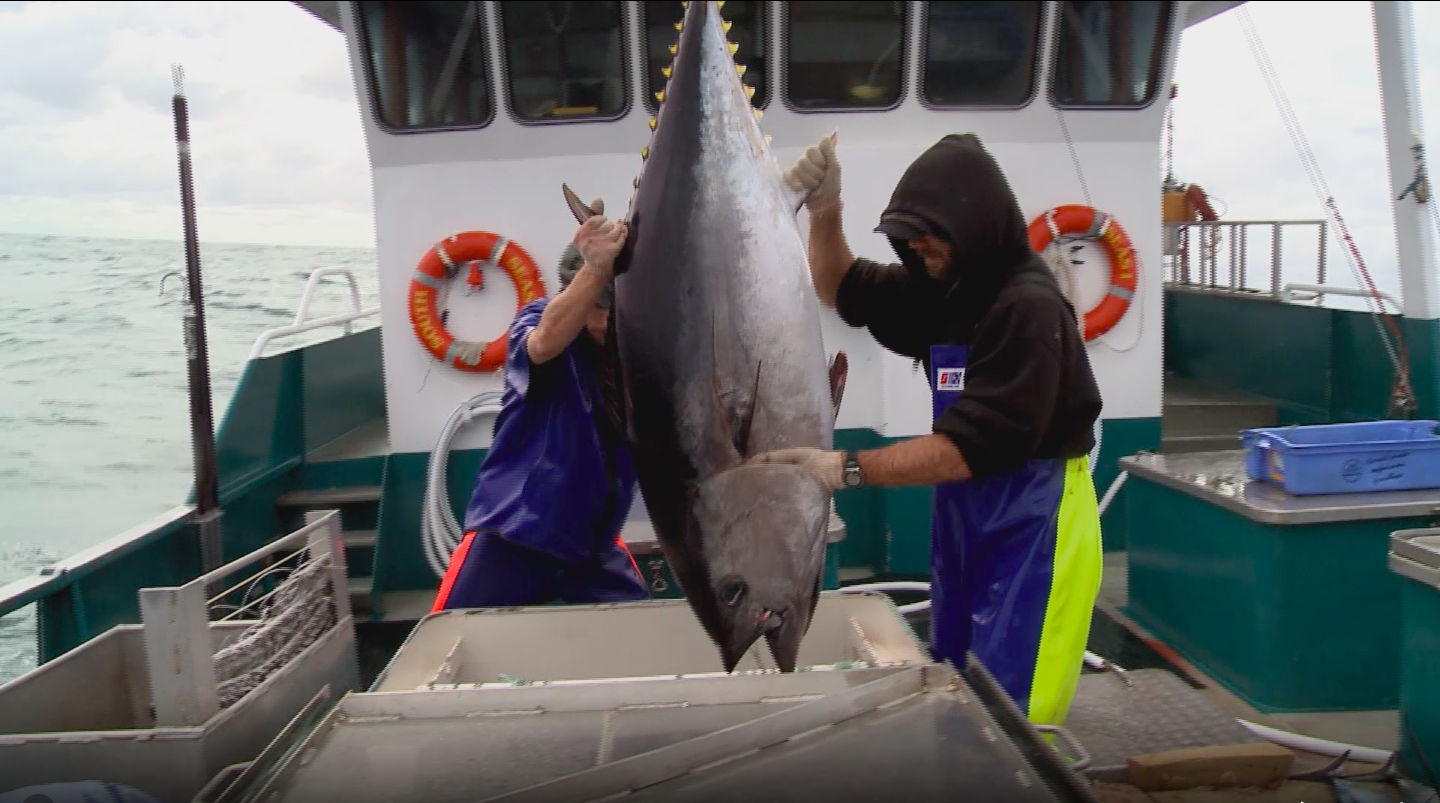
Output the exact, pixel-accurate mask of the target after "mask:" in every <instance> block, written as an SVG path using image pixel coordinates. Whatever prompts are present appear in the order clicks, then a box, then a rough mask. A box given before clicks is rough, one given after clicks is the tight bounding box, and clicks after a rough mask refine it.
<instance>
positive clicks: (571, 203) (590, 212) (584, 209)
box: [560, 184, 603, 223]
mask: <svg viewBox="0 0 1440 803" xmlns="http://www.w3.org/2000/svg"><path fill="white" fill-rule="evenodd" d="M560 190H561V191H562V192H564V193H565V205H566V206H568V207H570V214H572V215H574V216H575V222H576V223H584V222H585V221H587V220H589V219H590V218H592V217H595V216H596V215H598V214H600V211H601V210H600V209H597V208H595V207H593V206H590V205H587V204H585V202H583V201H581V200H580V196H578V195H576V194H575V191H574V190H572V189H570V185H569V184H561V185H560ZM602 208H603V207H602Z"/></svg>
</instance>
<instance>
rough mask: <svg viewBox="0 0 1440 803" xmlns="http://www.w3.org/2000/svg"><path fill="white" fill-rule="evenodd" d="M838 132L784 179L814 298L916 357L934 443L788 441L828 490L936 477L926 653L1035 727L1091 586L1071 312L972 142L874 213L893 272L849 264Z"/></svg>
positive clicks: (933, 150)
mask: <svg viewBox="0 0 1440 803" xmlns="http://www.w3.org/2000/svg"><path fill="white" fill-rule="evenodd" d="M835 138H836V135H835V134H831V135H829V136H827V137H825V138H824V139H822V140H821V141H820V143H819V144H818V145H814V146H811V147H810V148H809V150H808V151H807V152H806V153H805V155H804V156H802V157H801V158H800V160H799V161H798V162H796V164H795V166H794V167H792V168H790V169H789V170H787V171H786V174H785V177H786V180H787V181H788V182H789V183H790V184H791V186H792V187H793V188H795V189H796V190H799V191H803V192H807V193H808V197H807V198H806V202H805V203H806V206H807V207H808V208H809V212H810V272H811V277H812V279H813V281H814V284H815V290H816V293H817V295H818V296H819V297H820V299H821V301H823V302H824V303H826V304H827V305H831V306H834V307H835V308H836V311H837V312H838V313H839V315H840V317H841V318H842V319H843V320H844V321H845V322H846V323H848V324H849V325H851V326H856V327H859V326H865V327H868V328H869V330H870V333H871V334H872V335H873V336H874V337H875V340H876V341H877V342H879V343H880V345H882V346H884V347H885V348H887V349H889V350H890V351H893V352H895V353H896V354H900V355H902V356H905V357H909V358H912V359H914V360H917V361H920V362H923V363H924V364H925V371H926V375H927V377H928V378H929V382H930V386H931V389H932V396H933V399H932V401H933V411H934V419H935V420H934V429H933V434H931V435H928V436H922V437H918V438H913V439H910V440H907V441H902V442H900V443H896V444H893V445H890V446H887V447H884V448H881V449H873V450H869V451H862V452H860V453H859V454H853V455H847V454H845V453H843V452H838V451H823V450H819V449H785V450H780V451H777V452H771V453H768V454H765V455H760V456H758V457H756V458H754V459H755V460H756V461H759V462H789V463H794V464H797V465H801V466H806V467H808V468H810V469H812V470H814V471H815V472H816V473H817V474H818V475H819V476H820V477H822V478H823V479H824V480H825V481H826V482H827V483H828V484H829V485H830V487H831V488H832V489H834V490H840V489H842V488H854V487H859V486H862V485H872V486H899V485H934V486H935V493H934V502H933V511H932V525H931V543H930V550H931V611H932V613H931V622H932V625H931V628H932V630H931V651H932V653H933V654H934V656H935V657H936V658H937V659H938V660H949V661H952V662H953V663H955V664H956V665H957V666H960V665H963V662H964V660H965V653H966V651H967V650H969V651H971V652H973V653H974V654H975V656H976V657H977V658H979V659H980V661H981V662H982V663H983V664H985V666H986V667H987V668H988V669H989V670H990V672H991V673H992V674H994V676H995V678H996V680H997V681H999V683H1000V685H1001V686H1002V687H1003V688H1004V689H1005V690H1006V691H1007V692H1008V693H1009V694H1010V696H1011V697H1012V698H1014V700H1015V702H1016V704H1017V705H1018V706H1019V707H1020V710H1022V711H1025V712H1026V714H1027V715H1028V717H1029V718H1030V719H1031V720H1032V721H1033V722H1036V723H1038V724H1061V723H1062V722H1063V721H1064V718H1065V714H1066V712H1067V711H1068V710H1069V707H1070V701H1071V699H1072V698H1073V696H1074V692H1075V684H1076V682H1077V680H1078V678H1079V674H1080V665H1081V662H1082V659H1083V657H1084V651H1085V643H1086V638H1087V636H1088V634H1089V629H1090V617H1091V611H1092V609H1093V606H1094V604H1095V597H1096V595H1097V594H1098V593H1099V588H1100V567H1101V546H1100V520H1099V516H1098V513H1097V511H1096V502H1095V489H1094V486H1093V485H1092V484H1091V480H1090V473H1089V470H1088V460H1087V456H1088V453H1089V451H1090V450H1091V449H1092V448H1093V447H1094V445H1095V440H1094V434H1093V427H1094V424H1095V420H1096V418H1097V417H1098V416H1099V415H1100V406H1101V402H1100V392H1099V389H1098V388H1097V387H1096V384H1095V378H1094V375H1093V374H1092V373H1091V370H1090V362H1089V358H1088V357H1087V356H1086V353H1085V343H1084V341H1083V340H1082V339H1081V335H1080V329H1079V326H1078V323H1077V320H1076V317H1075V310H1074V308H1073V307H1072V306H1071V305H1070V304H1069V302H1067V301H1066V299H1065V297H1064V296H1063V295H1062V294H1061V292H1060V288H1059V285H1058V284H1057V283H1056V281H1055V279H1054V276H1053V275H1052V274H1051V272H1050V269H1049V267H1048V266H1047V265H1046V264H1045V262H1044V260H1042V259H1041V258H1040V257H1039V256H1038V255H1037V254H1035V253H1034V252H1033V251H1032V250H1031V249H1030V245H1029V240H1028V238H1027V236H1026V227H1025V218H1024V216H1023V215H1022V213H1021V211H1020V205H1019V204H1018V203H1017V202H1016V200H1015V196H1014V194H1013V193H1012V192H1011V190H1010V186H1009V184H1008V182H1007V181H1006V180H1005V176H1004V174H1003V173H1002V172H1001V170H1000V167H999V165H998V164H997V163H996V162H995V160H994V159H993V158H992V157H991V156H990V154H989V153H987V152H986V150H985V148H984V147H983V146H982V145H981V143H980V140H979V139H978V138H976V137H975V136H973V135H971V134H965V135H951V136H947V137H945V138H944V139H941V140H940V141H939V142H937V143H936V144H935V145H933V146H931V147H930V148H929V149H928V150H926V151H925V152H924V153H923V154H921V155H920V157H919V158H918V159H916V160H915V162H914V163H913V164H912V165H911V166H910V168H909V169H908V170H907V171H906V172H905V175H904V177H903V178H901V180H900V183H899V185H898V186H897V187H896V188H895V192H894V194H893V195H892V196H891V198H890V205H889V207H888V208H887V209H886V210H885V212H884V214H883V215H881V218H880V225H879V227H878V228H877V231H879V232H881V233H883V234H885V235H886V236H887V237H889V239H890V242H891V244H892V245H893V246H894V248H895V252H896V254H898V255H899V257H900V261H901V264H898V265H881V264H878V263H876V262H872V261H870V260H868V259H863V258H860V259H857V258H856V257H855V256H854V255H853V254H852V253H851V251H850V248H849V246H848V245H847V244H846V242H845V237H844V234H843V232H842V231H841V202H840V164H839V162H838V161H837V160H836V158H835Z"/></svg>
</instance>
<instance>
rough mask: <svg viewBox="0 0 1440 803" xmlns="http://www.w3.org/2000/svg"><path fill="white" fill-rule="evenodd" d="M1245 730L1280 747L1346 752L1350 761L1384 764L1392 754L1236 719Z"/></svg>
mask: <svg viewBox="0 0 1440 803" xmlns="http://www.w3.org/2000/svg"><path fill="white" fill-rule="evenodd" d="M1235 721H1236V722H1238V723H1240V724H1241V725H1242V726H1243V727H1244V728H1245V729H1246V730H1248V731H1250V732H1251V733H1253V734H1255V735H1256V736H1259V737H1260V738H1262V739H1265V740H1267V741H1271V742H1274V743H1275V744H1278V745H1280V746H1281V747H1288V748H1290V749H1291V750H1301V751H1304V752H1306V753H1316V754H1318V755H1322V756H1330V757H1331V758H1339V757H1340V756H1343V755H1345V754H1346V753H1349V754H1350V760H1351V761H1363V762H1364V763H1366V764H1384V763H1386V762H1388V761H1389V760H1390V757H1391V756H1392V755H1394V754H1393V753H1391V752H1389V751H1388V750H1376V749H1375V748H1373V747H1360V746H1359V745H1353V744H1345V743H1344V742H1332V741H1330V740H1329V739H1317V738H1315V737H1313V736H1302V735H1300V734H1298V733H1291V732H1289V731H1282V730H1276V729H1275V728H1268V727H1266V726H1264V725H1256V724H1255V723H1254V722H1249V721H1246V720H1243V719H1236V720H1235Z"/></svg>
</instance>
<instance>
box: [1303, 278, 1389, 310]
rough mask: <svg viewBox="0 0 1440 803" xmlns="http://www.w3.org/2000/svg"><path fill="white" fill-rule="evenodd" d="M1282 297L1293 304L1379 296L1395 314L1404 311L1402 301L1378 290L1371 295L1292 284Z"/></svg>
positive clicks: (1354, 291)
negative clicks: (1326, 299)
mask: <svg viewBox="0 0 1440 803" xmlns="http://www.w3.org/2000/svg"><path fill="white" fill-rule="evenodd" d="M1280 295H1281V298H1282V299H1283V300H1285V301H1292V302H1293V301H1314V300H1316V299H1318V298H1320V297H1322V296H1326V295H1333V296H1353V297H1355V298H1374V297H1376V296H1379V297H1380V300H1381V301H1386V302H1389V304H1390V306H1391V307H1393V308H1394V309H1395V313H1394V314H1396V315H1399V314H1401V311H1402V307H1401V306H1400V299H1398V298H1396V297H1395V296H1393V295H1391V294H1389V293H1387V292H1385V291H1384V290H1380V289H1376V291H1375V292H1374V293H1371V292H1370V291H1369V290H1359V289H1356V288H1354V287H1339V286H1337V285H1333V284H1303V283H1299V282H1291V283H1290V284H1287V285H1285V287H1284V289H1282V290H1281V291H1280Z"/></svg>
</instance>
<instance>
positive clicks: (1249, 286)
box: [1164, 220, 1328, 300]
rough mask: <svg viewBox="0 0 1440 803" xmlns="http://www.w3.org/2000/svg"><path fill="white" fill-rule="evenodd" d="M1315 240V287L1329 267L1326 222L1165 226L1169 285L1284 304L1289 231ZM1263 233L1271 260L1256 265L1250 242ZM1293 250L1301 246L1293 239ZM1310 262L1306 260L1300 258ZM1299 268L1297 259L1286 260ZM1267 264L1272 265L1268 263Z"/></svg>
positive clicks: (1205, 222)
mask: <svg viewBox="0 0 1440 803" xmlns="http://www.w3.org/2000/svg"><path fill="white" fill-rule="evenodd" d="M1307 229H1308V230H1310V231H1311V232H1313V233H1312V234H1311V236H1313V237H1315V241H1314V244H1315V247H1316V251H1315V261H1314V262H1313V263H1310V264H1311V265H1312V266H1313V267H1311V268H1310V269H1311V270H1313V271H1314V275H1315V279H1316V283H1317V284H1321V285H1323V284H1325V272H1326V268H1327V267H1328V265H1327V264H1326V263H1327V259H1326V253H1325V246H1326V237H1327V233H1328V229H1327V225H1326V221H1324V220H1194V221H1187V222H1184V223H1167V224H1165V243H1164V249H1165V263H1166V268H1167V270H1166V274H1167V275H1166V277H1165V282H1166V284H1167V285H1170V286H1172V287H1185V288H1187V289H1193V290H1204V291H1208V292H1212V293H1229V294H1244V295H1252V296H1270V297H1271V298H1274V299H1276V300H1280V298H1281V294H1282V288H1281V285H1282V280H1281V275H1282V273H1283V272H1284V271H1283V266H1284V264H1285V262H1286V261H1287V260H1285V259H1284V257H1285V256H1287V255H1288V254H1287V249H1285V248H1283V247H1282V246H1283V245H1284V243H1285V241H1286V239H1287V238H1286V237H1285V234H1286V232H1295V233H1299V234H1301V236H1304V231H1305V230H1307ZM1252 235H1259V237H1260V239H1261V241H1262V243H1263V241H1264V240H1265V239H1268V240H1269V245H1270V248H1269V252H1270V253H1269V259H1267V260H1264V262H1262V263H1261V264H1258V265H1256V264H1252V260H1251V259H1250V248H1249V245H1250V241H1251V238H1252ZM1290 243H1291V244H1292V246H1295V245H1299V243H1297V242H1296V241H1295V240H1293V239H1292V240H1290ZM1301 259H1302V260H1303V261H1304V262H1309V259H1308V258H1307V256H1302V257H1301ZM1288 261H1289V262H1290V264H1291V265H1292V266H1293V265H1295V262H1294V260H1293V259H1292V260H1288ZM1266 263H1268V264H1266Z"/></svg>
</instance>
